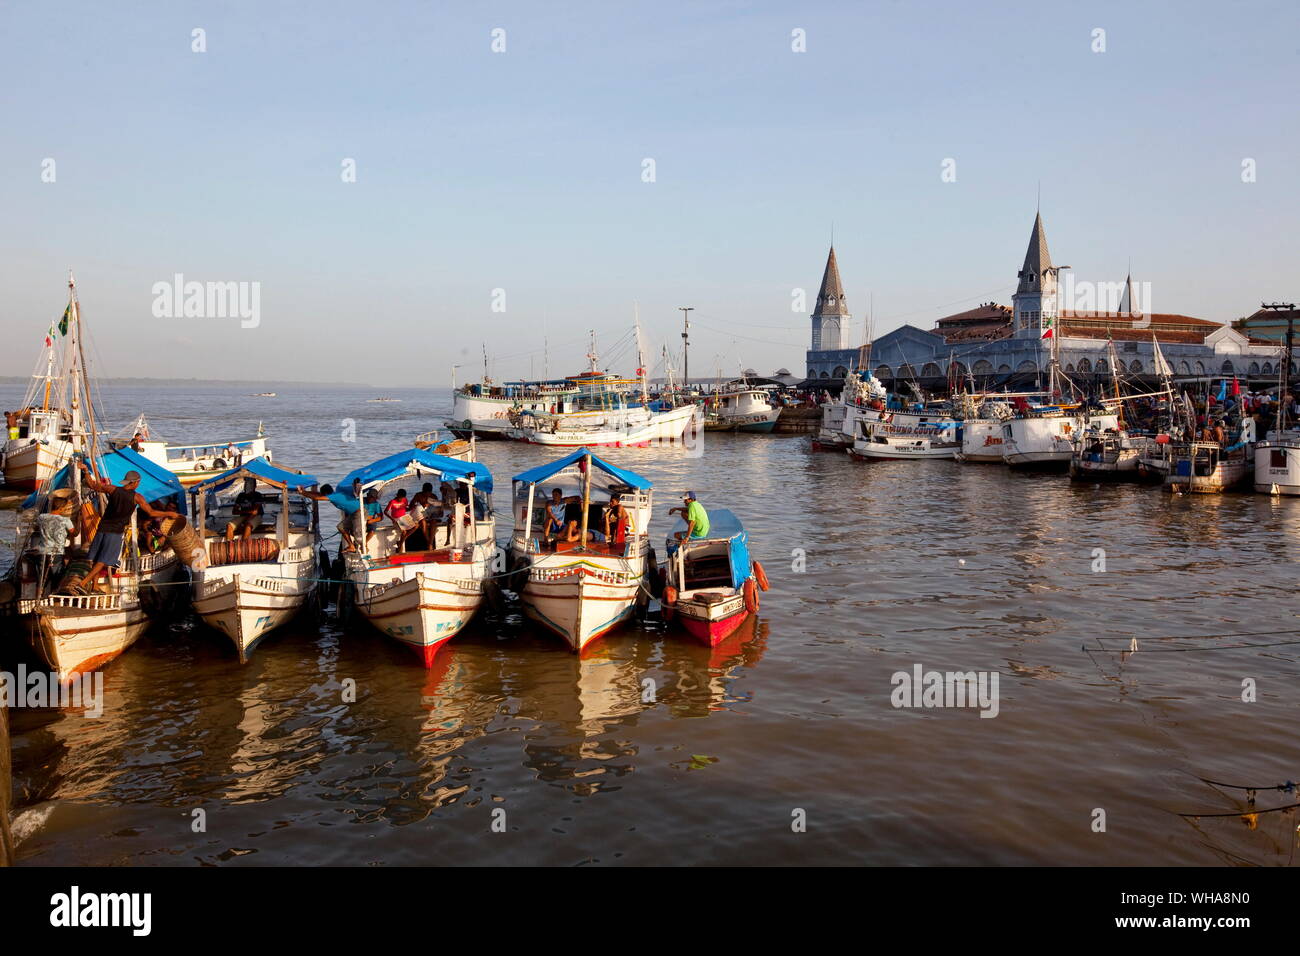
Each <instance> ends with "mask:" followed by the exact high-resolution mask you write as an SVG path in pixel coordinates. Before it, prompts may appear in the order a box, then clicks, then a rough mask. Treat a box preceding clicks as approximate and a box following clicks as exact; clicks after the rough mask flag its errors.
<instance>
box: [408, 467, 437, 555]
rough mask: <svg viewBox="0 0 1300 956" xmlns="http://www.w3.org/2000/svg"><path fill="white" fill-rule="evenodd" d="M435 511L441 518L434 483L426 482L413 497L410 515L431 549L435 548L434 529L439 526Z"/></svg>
mask: <svg viewBox="0 0 1300 956" xmlns="http://www.w3.org/2000/svg"><path fill="white" fill-rule="evenodd" d="M435 511H438V512H439V517H441V512H440V509H439V508H438V497H437V495H435V494H434V493H433V482H430V481H426V482H425V483H424V485H423V487H421V488H420V490H419V491H417V492H416V493H415V494H413V495H411V510H410V515H411V520H413V521H414V522H415V524H416V527H418V528H419V529H420V533H421V534H423V535H424V540H425V542H426V543H427V546H428V547H430V548H432V547H433V537H434V528H435V527H436V526H437V524H436V521H435V519H434V512H435Z"/></svg>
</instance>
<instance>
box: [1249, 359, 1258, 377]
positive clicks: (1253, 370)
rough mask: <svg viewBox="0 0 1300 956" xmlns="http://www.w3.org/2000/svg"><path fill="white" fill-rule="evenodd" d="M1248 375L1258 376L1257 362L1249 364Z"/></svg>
mask: <svg viewBox="0 0 1300 956" xmlns="http://www.w3.org/2000/svg"><path fill="white" fill-rule="evenodd" d="M1248 374H1250V375H1258V374H1259V363H1258V362H1251V363H1250V371H1249V372H1248Z"/></svg>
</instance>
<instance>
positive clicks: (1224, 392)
mask: <svg viewBox="0 0 1300 956" xmlns="http://www.w3.org/2000/svg"><path fill="white" fill-rule="evenodd" d="M1227 397H1228V380H1227V379H1226V378H1225V379H1224V380H1223V381H1222V382H1220V383H1219V394H1218V397H1217V398H1216V401H1220V402H1222V401H1224V400H1225V399H1227Z"/></svg>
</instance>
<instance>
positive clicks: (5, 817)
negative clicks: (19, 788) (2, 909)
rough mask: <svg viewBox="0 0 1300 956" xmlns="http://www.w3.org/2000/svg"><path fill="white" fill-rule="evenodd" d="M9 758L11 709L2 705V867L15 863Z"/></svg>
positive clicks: (0, 772) (0, 722) (0, 820)
mask: <svg viewBox="0 0 1300 956" xmlns="http://www.w3.org/2000/svg"><path fill="white" fill-rule="evenodd" d="M12 769H13V768H12V766H11V764H10V756H9V708H8V707H7V706H5V705H4V704H0V866H11V865H12V864H13V862H14V842H13V836H12V835H11V834H10V833H9V804H10V802H11V801H12V799H13V773H12Z"/></svg>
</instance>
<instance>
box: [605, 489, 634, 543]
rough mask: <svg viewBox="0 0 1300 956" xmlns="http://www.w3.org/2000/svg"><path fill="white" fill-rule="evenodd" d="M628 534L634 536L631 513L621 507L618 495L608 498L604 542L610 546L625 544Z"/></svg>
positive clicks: (621, 502)
mask: <svg viewBox="0 0 1300 956" xmlns="http://www.w3.org/2000/svg"><path fill="white" fill-rule="evenodd" d="M629 534H636V528H634V527H633V526H632V512H630V511H628V510H627V509H626V508H624V507H623V499H622V498H621V497H620V496H619V495H613V494H612V495H610V496H609V506H608V507H607V508H606V509H605V540H606V541H608V542H609V543H610V544H625V543H626V542H627V536H628V535H629Z"/></svg>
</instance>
